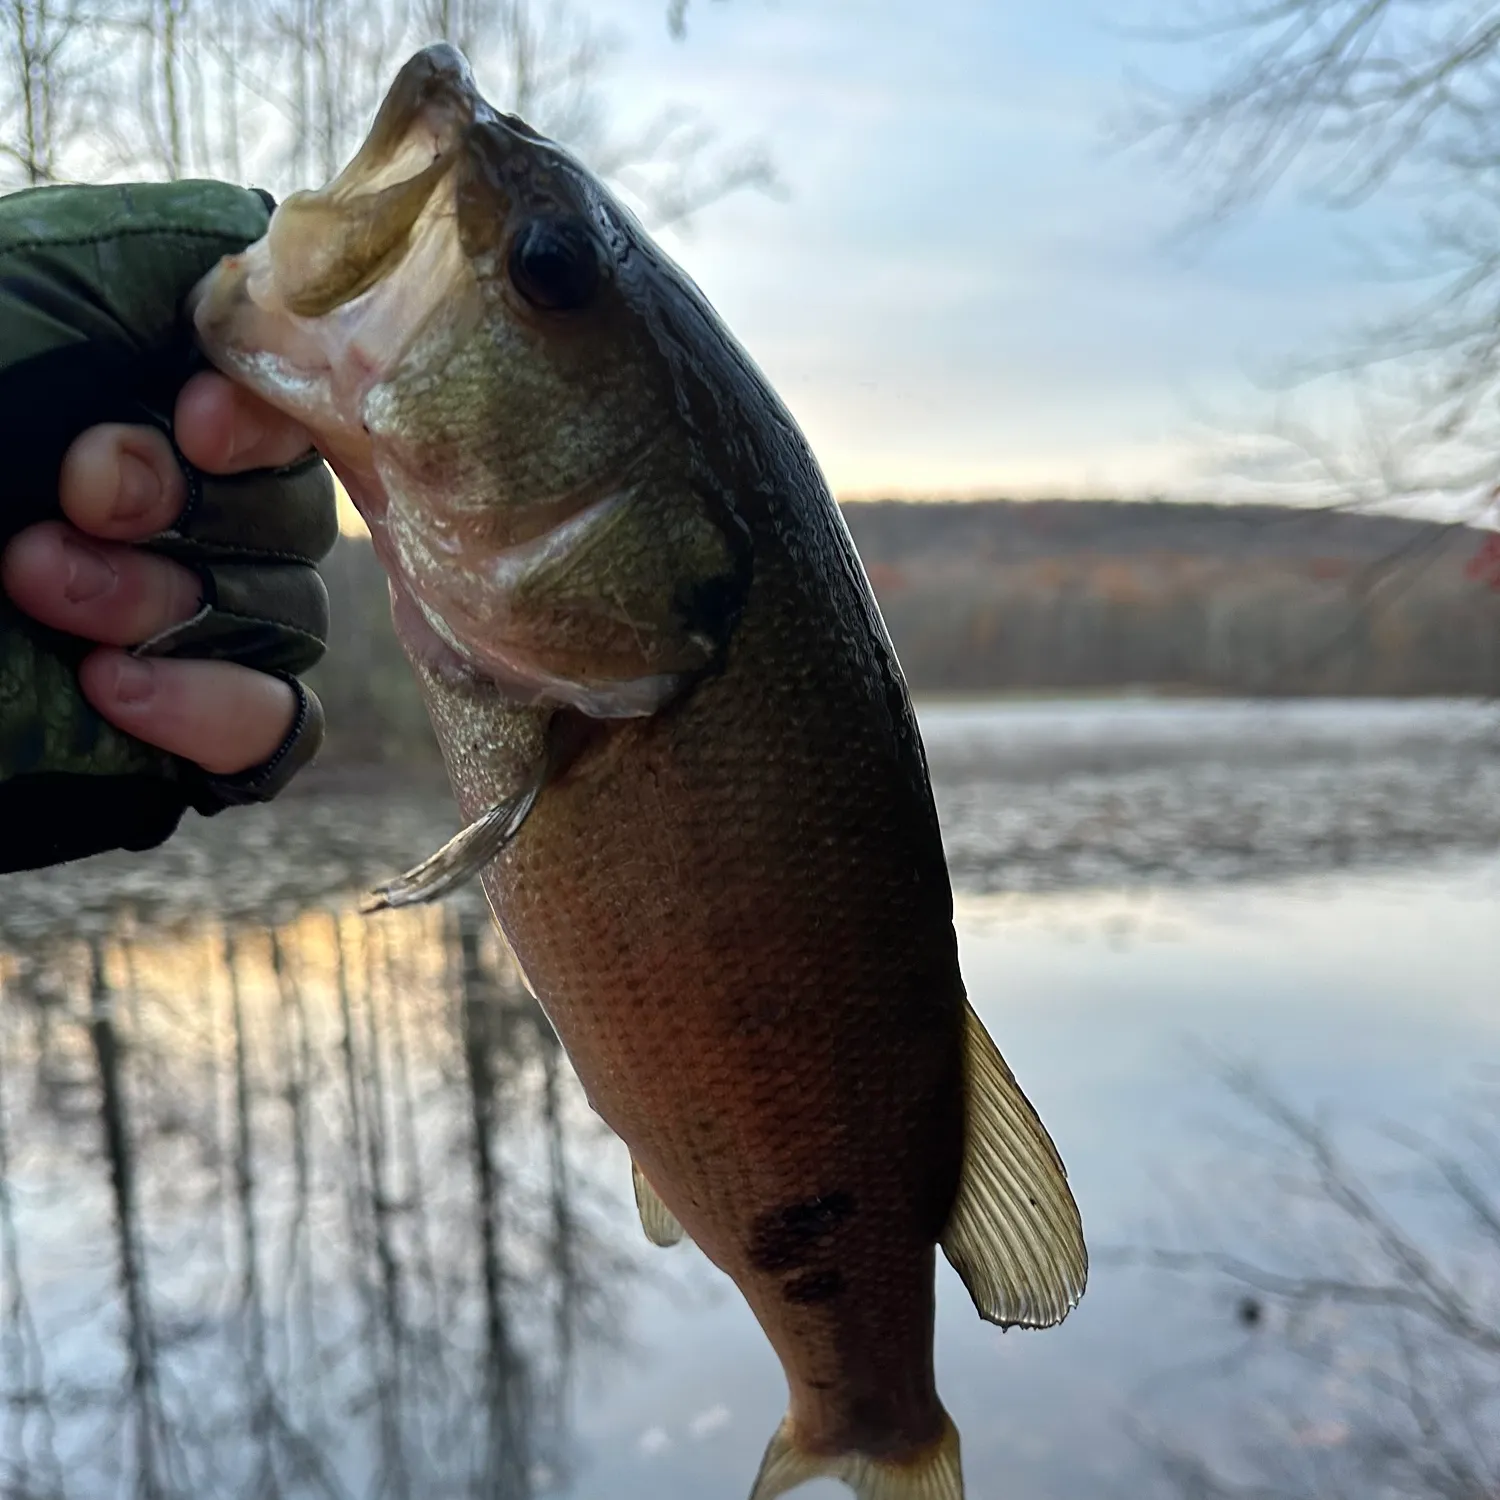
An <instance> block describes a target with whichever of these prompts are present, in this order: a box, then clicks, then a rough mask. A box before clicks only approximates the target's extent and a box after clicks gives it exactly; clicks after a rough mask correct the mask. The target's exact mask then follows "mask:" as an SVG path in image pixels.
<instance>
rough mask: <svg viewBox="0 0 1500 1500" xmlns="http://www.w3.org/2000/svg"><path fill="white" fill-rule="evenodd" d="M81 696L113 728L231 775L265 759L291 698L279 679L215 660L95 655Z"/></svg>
mask: <svg viewBox="0 0 1500 1500" xmlns="http://www.w3.org/2000/svg"><path fill="white" fill-rule="evenodd" d="M78 678H79V682H80V683H81V684H82V687H83V694H84V697H86V698H87V699H88V700H89V702H90V703H92V704H93V705H94V707H95V708H97V709H98V710H99V712H100V713H101V714H103V715H104V717H105V718H106V719H108V720H109V722H110V723H111V724H113V725H115V727H116V728H118V729H123V730H124V731H125V732H126V733H127V734H132V735H134V736H135V737H136V738H137V739H139V740H145V741H146V743H147V744H149V745H155V746H157V747H158V748H159V749H162V750H167V751H170V752H171V753H172V754H173V755H180V756H181V757H182V758H183V759H184V760H190V761H194V762H196V763H197V764H198V765H200V766H202V767H203V769H204V770H205V771H207V772H208V773H209V774H210V775H213V776H233V775H235V774H237V773H238V772H240V771H248V770H250V769H251V768H252V767H253V766H258V765H260V764H262V763H263V762H264V761H267V760H269V759H270V758H271V756H272V755H274V754H275V753H276V751H277V750H278V749H280V747H281V744H282V742H283V741H284V740H285V739H286V737H287V735H288V734H290V733H291V729H292V724H293V721H294V720H295V718H296V715H297V695H296V694H295V693H294V692H293V691H292V689H291V688H290V687H289V686H288V685H287V684H286V683H284V682H283V681H282V680H281V679H280V678H279V677H269V676H267V675H266V674H265V673H264V672H256V671H252V670H251V669H250V668H249V667H241V666H236V665H235V664H234V663H233V662H221V661H164V660H159V659H155V660H143V659H141V658H139V657H134V656H127V655H126V654H125V653H124V652H123V651H111V650H103V651H96V652H94V654H93V655H92V656H90V657H89V658H88V659H87V660H86V661H85V662H84V663H83V665H82V667H81V668H80V669H79V673H78Z"/></svg>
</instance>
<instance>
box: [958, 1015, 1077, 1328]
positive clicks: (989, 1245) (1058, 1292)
mask: <svg viewBox="0 0 1500 1500" xmlns="http://www.w3.org/2000/svg"><path fill="white" fill-rule="evenodd" d="M964 1009H965V1024H964V1073H965V1082H966V1086H967V1087H966V1101H965V1102H966V1108H967V1122H968V1125H967V1131H966V1135H965V1141H964V1167H963V1178H962V1180H961V1181H960V1183H959V1189H958V1197H957V1199H956V1200H955V1202H954V1205H953V1213H952V1215H951V1217H950V1218H949V1220H948V1227H947V1229H945V1230H944V1231H943V1241H942V1243H943V1253H944V1254H945V1255H946V1256H947V1257H948V1259H949V1261H950V1262H952V1265H953V1268H954V1269H955V1270H956V1271H957V1272H958V1274H959V1275H960V1276H962V1277H963V1279H964V1285H965V1286H967V1287H968V1289H969V1295H970V1296H971V1297H972V1298H973V1299H974V1306H975V1307H977V1308H978V1309H979V1316H980V1317H982V1318H984V1319H986V1320H987V1321H989V1322H991V1323H999V1324H1000V1325H1001V1326H1002V1327H1013V1326H1016V1325H1019V1326H1021V1327H1023V1328H1049V1327H1051V1325H1052V1324H1054V1323H1061V1322H1062V1320H1063V1319H1064V1318H1065V1317H1067V1315H1068V1314H1069V1313H1070V1312H1071V1311H1072V1310H1073V1309H1074V1308H1075V1307H1076V1306H1077V1305H1078V1299H1079V1298H1080V1297H1082V1296H1083V1289H1084V1285H1085V1284H1086V1282H1087V1281H1088V1269H1089V1260H1088V1251H1087V1249H1086V1248H1085V1246H1084V1243H1083V1223H1082V1220H1081V1219H1080V1218H1079V1214H1078V1205H1077V1204H1076V1203H1075V1202H1074V1201H1073V1194H1072V1192H1071V1190H1070V1189H1069V1187H1068V1174H1067V1170H1066V1169H1065V1168H1064V1166H1063V1164H1062V1158H1061V1157H1060V1156H1059V1155H1058V1154H1057V1148H1056V1147H1055V1146H1054V1145H1053V1144H1052V1139H1051V1137H1050V1136H1049V1135H1048V1134H1047V1132H1046V1130H1045V1129H1044V1128H1043V1126H1042V1122H1041V1121H1040V1120H1039V1119H1038V1118H1037V1113H1036V1111H1035V1110H1034V1109H1033V1108H1032V1107H1031V1104H1030V1102H1029V1101H1028V1100H1027V1098H1026V1096H1025V1094H1023V1093H1022V1092H1021V1090H1020V1087H1019V1086H1018V1085H1017V1083H1016V1080H1015V1078H1014V1076H1013V1075H1012V1074H1011V1071H1010V1069H1009V1068H1008V1067H1006V1065H1005V1059H1004V1058H1003V1057H1001V1056H1000V1052H999V1050H998V1049H997V1048H996V1046H995V1044H994V1042H993V1041H991V1040H990V1036H989V1033H988V1032H987V1031H986V1030H985V1029H984V1024H983V1022H981V1021H980V1019H979V1017H978V1016H976V1015H975V1014H974V1008H973V1006H971V1005H965V1007H964Z"/></svg>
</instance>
